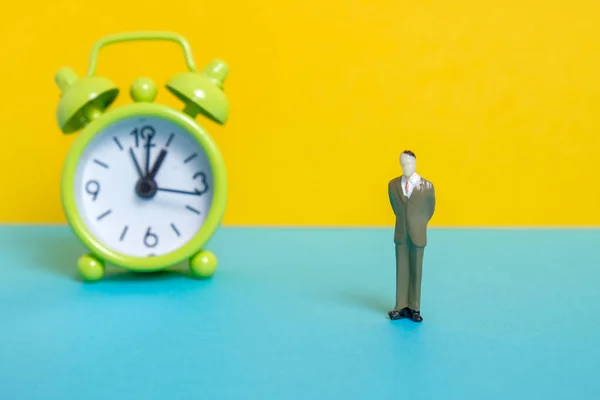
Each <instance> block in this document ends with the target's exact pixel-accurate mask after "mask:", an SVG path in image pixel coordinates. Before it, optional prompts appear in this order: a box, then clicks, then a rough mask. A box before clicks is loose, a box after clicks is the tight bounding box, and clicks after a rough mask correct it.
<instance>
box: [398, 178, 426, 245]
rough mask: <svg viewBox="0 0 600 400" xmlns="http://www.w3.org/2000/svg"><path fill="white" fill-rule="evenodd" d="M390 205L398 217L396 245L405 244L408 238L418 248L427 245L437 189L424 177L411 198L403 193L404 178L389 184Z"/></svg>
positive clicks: (420, 179)
mask: <svg viewBox="0 0 600 400" xmlns="http://www.w3.org/2000/svg"><path fill="white" fill-rule="evenodd" d="M388 192H389V197H390V203H391V206H392V209H393V211H394V214H395V215H396V225H395V228H394V243H395V244H396V245H398V244H403V243H404V242H405V241H406V239H407V237H408V238H409V239H410V240H411V242H412V243H413V244H414V245H415V246H417V247H425V246H426V245H427V224H428V223H429V220H430V219H431V217H433V213H434V211H435V189H434V187H433V184H432V183H431V182H429V181H428V180H426V179H423V177H420V178H419V181H418V182H417V184H416V185H415V188H414V189H413V191H412V194H411V196H410V198H409V197H406V196H405V195H404V192H403V191H402V176H399V177H397V178H394V179H392V180H391V181H390V182H389V184H388Z"/></svg>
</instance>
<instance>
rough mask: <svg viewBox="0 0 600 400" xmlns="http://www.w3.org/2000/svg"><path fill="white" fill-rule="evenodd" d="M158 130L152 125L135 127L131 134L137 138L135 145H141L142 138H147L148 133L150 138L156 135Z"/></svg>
mask: <svg viewBox="0 0 600 400" xmlns="http://www.w3.org/2000/svg"><path fill="white" fill-rule="evenodd" d="M155 133H156V131H155V130H154V128H153V127H152V126H150V125H144V126H143V127H142V128H141V129H139V128H135V129H134V130H132V131H131V132H130V133H129V134H130V135H132V136H133V137H134V138H135V147H140V139H141V140H145V139H146V135H148V136H149V137H150V138H152V137H154V134H155Z"/></svg>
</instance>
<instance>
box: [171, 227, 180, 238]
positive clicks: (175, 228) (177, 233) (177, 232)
mask: <svg viewBox="0 0 600 400" xmlns="http://www.w3.org/2000/svg"><path fill="white" fill-rule="evenodd" d="M171 228H173V231H175V234H176V235H177V236H181V233H179V229H177V227H176V226H175V224H171Z"/></svg>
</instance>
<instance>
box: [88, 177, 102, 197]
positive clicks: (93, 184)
mask: <svg viewBox="0 0 600 400" xmlns="http://www.w3.org/2000/svg"><path fill="white" fill-rule="evenodd" d="M85 191H86V192H87V193H88V194H89V195H90V196H92V201H96V197H98V193H100V184H99V183H98V181H94V180H92V181H88V183H86V184H85Z"/></svg>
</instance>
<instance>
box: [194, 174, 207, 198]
mask: <svg viewBox="0 0 600 400" xmlns="http://www.w3.org/2000/svg"><path fill="white" fill-rule="evenodd" d="M197 178H200V182H202V190H199V189H196V193H198V194H204V193H206V192H208V182H206V174H205V173H204V172H196V173H195V174H194V178H193V179H197Z"/></svg>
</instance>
